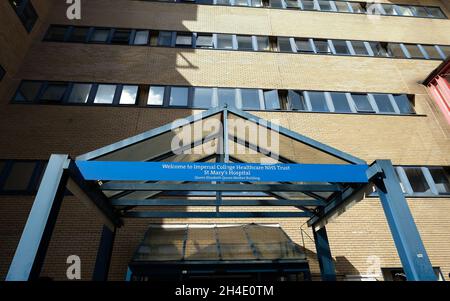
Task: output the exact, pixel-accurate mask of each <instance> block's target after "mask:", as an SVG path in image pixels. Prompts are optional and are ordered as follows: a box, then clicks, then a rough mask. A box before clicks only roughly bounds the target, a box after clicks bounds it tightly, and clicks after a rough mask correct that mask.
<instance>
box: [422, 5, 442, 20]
mask: <svg viewBox="0 0 450 301" xmlns="http://www.w3.org/2000/svg"><path fill="white" fill-rule="evenodd" d="M427 10H428V13H429V14H430V15H431V16H432V17H433V18H440V19H446V18H447V17H446V16H445V14H444V13H443V12H442V10H441V9H440V8H439V7H427Z"/></svg>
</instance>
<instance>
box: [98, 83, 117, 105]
mask: <svg viewBox="0 0 450 301" xmlns="http://www.w3.org/2000/svg"><path fill="white" fill-rule="evenodd" d="M115 93H116V85H103V84H101V85H98V89H97V95H95V99H94V103H99V104H112V103H113V102H114V95H115Z"/></svg>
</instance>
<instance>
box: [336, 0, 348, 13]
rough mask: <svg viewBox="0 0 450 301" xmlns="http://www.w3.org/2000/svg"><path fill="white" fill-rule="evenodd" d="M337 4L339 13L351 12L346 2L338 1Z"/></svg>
mask: <svg viewBox="0 0 450 301" xmlns="http://www.w3.org/2000/svg"><path fill="white" fill-rule="evenodd" d="M335 4H336V8H337V11H338V12H342V13H348V12H350V8H349V7H348V4H347V3H346V2H342V1H336V2H335Z"/></svg>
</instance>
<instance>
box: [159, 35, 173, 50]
mask: <svg viewBox="0 0 450 301" xmlns="http://www.w3.org/2000/svg"><path fill="white" fill-rule="evenodd" d="M158 46H167V47H170V46H172V32H170V31H160V32H159V36H158Z"/></svg>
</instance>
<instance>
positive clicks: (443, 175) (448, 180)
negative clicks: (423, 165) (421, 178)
mask: <svg viewBox="0 0 450 301" xmlns="http://www.w3.org/2000/svg"><path fill="white" fill-rule="evenodd" d="M428 169H429V171H430V174H431V176H432V178H433V181H434V184H435V185H436V189H437V191H438V192H439V194H449V193H450V173H449V172H448V170H445V169H444V168H443V167H430V168H428Z"/></svg>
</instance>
